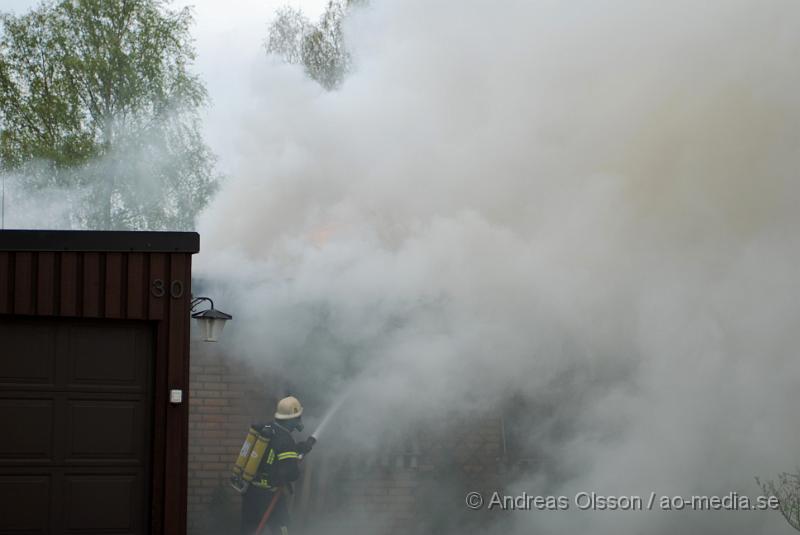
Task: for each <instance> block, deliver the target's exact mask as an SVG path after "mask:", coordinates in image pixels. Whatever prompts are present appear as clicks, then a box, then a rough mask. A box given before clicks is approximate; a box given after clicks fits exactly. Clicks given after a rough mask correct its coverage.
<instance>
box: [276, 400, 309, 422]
mask: <svg viewBox="0 0 800 535" xmlns="http://www.w3.org/2000/svg"><path fill="white" fill-rule="evenodd" d="M301 414H303V406H302V405H300V401H299V400H298V399H297V398H296V397H294V396H288V397H285V398H283V399H282V400H280V401H279V402H278V408H277V409H276V411H275V419H276V420H291V419H292V418H297V417H298V416H300V415H301Z"/></svg>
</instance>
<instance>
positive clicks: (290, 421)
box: [241, 396, 314, 535]
mask: <svg viewBox="0 0 800 535" xmlns="http://www.w3.org/2000/svg"><path fill="white" fill-rule="evenodd" d="M302 414H303V406H302V405H300V401H298V399H297V398H295V397H293V396H289V397H285V398H283V399H282V400H280V401H279V402H278V406H277V409H276V411H275V419H274V420H273V421H272V422H270V423H269V424H266V425H261V426H255V427H260V429H261V431H260V433H261V434H262V435H263V436H265V437H268V438H269V447H268V449H267V451H266V453H265V455H264V456H263V458H262V459H261V464H260V465H259V467H258V471H257V472H256V475H255V477H254V478H253V480H252V482H251V483H250V485H249V487H248V488H247V491H246V492H245V494H244V497H243V498H242V529H241V533H242V535H254V534H255V532H256V529H258V525H259V523H260V522H261V518H262V517H263V516H264V513H265V512H266V510H267V508H268V507H269V504H270V502H271V501H272V499H273V498H274V497H275V493H276V492H278V489H281V494H280V495H279V496H278V502H277V503H276V504H275V507H274V508H273V510H272V513H271V514H270V516H269V519H268V520H267V526H268V527H269V529H270V531H271V532H272V533H274V534H280V535H288V533H289V528H288V527H289V510H288V508H287V506H286V493H287V492H291V491H292V483H293V482H294V481H296V480H297V478H298V477H300V469H299V467H298V461H299V459H300V455H304V454H306V453H308V452H309V451H311V448H312V446H313V444H314V440H313V439H309V440H305V441H303V442H300V443H296V442H295V441H294V438H292V435H291V433H292V431H302V430H303V421H302V418H301V417H302Z"/></svg>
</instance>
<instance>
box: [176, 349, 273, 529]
mask: <svg viewBox="0 0 800 535" xmlns="http://www.w3.org/2000/svg"><path fill="white" fill-rule="evenodd" d="M219 347H220V346H216V345H214V344H209V343H204V342H196V343H194V344H193V346H192V358H191V368H190V376H189V380H190V385H189V390H190V392H189V404H190V405H189V491H188V502H189V505H188V530H189V534H190V535H209V534H219V533H228V532H238V529H239V524H238V522H239V520H238V515H239V507H240V498H239V496H238V495H237V494H236V492H235V491H233V489H231V488H230V487H229V486H228V479H229V477H230V473H231V472H230V470H231V466H232V464H233V461H234V460H235V457H236V455H237V453H238V452H239V448H241V446H242V442H243V441H244V437H245V435H246V434H247V429H248V426H249V425H250V423H251V422H254V421H259V420H262V419H263V418H264V414H265V410H266V408H267V407H268V406H270V405H271V404H272V403H274V401H273V400H271V399H268V396H267V390H268V383H267V381H266V379H265V378H264V377H262V376H260V375H258V374H256V373H254V370H253V369H252V368H251V367H250V366H248V365H247V364H245V363H243V362H241V361H236V360H233V359H230V358H228V357H226V356H225V355H224V354H222V353H221V352H220V350H219Z"/></svg>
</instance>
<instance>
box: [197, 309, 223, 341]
mask: <svg viewBox="0 0 800 535" xmlns="http://www.w3.org/2000/svg"><path fill="white" fill-rule="evenodd" d="M192 317H193V318H194V319H196V320H197V324H198V326H199V327H200V333H201V336H202V337H203V340H205V341H206V342H216V341H217V340H219V337H220V335H221V334H222V329H224V328H225V322H227V321H228V320H230V319H232V318H233V316H231V315H230V314H226V313H224V312H221V311H219V310H215V309H213V308H212V309H209V310H204V311H203V312H198V313H197V314H192Z"/></svg>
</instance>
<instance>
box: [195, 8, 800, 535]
mask: <svg viewBox="0 0 800 535" xmlns="http://www.w3.org/2000/svg"><path fill="white" fill-rule="evenodd" d="M347 38H348V43H349V46H350V47H351V50H352V53H353V56H354V65H355V67H354V72H353V73H352V74H351V75H350V77H349V78H348V79H347V80H346V81H345V82H344V84H343V85H342V87H341V88H340V89H339V90H337V91H334V92H325V91H323V90H321V89H320V88H319V87H318V86H316V84H314V83H313V82H311V81H309V80H307V79H305V78H304V77H303V74H302V72H301V70H300V69H299V68H296V67H288V66H284V65H278V64H277V63H267V62H265V64H264V67H263V69H261V70H260V71H259V72H257V73H256V74H255V75H254V76H253V78H252V79H250V80H241V81H237V82H240V83H248V84H252V94H251V96H250V98H249V99H243V100H242V101H240V102H237V103H224V102H217V103H216V104H217V105H218V106H229V107H230V113H231V114H235V115H236V116H237V117H241V121H240V126H239V128H238V129H237V130H236V131H235V132H231V134H230V135H231V136H233V137H235V138H236V140H237V144H238V147H239V154H238V162H239V163H238V167H237V169H235V170H234V171H233V173H232V175H233V176H232V177H231V178H230V180H229V181H228V182H227V184H226V185H225V187H224V188H223V189H222V191H221V192H220V193H219V195H218V196H217V198H216V200H215V202H214V203H213V204H212V206H211V207H210V209H208V210H207V211H206V212H205V214H204V216H203V218H202V221H201V228H200V231H201V234H202V236H203V244H202V246H203V251H204V252H203V253H201V254H200V255H199V257H198V259H197V269H196V271H197V272H198V273H199V274H200V275H201V276H203V277H205V278H206V279H207V280H209V281H212V283H214V282H213V281H217V282H216V283H217V284H219V285H220V286H222V285H223V281H227V282H225V283H224V286H225V287H226V288H227V289H228V290H227V291H228V292H229V293H228V296H227V300H228V301H229V302H232V303H235V305H232V306H231V307H230V308H232V309H235V310H234V312H235V315H236V321H235V322H234V323H233V324H232V325H231V327H230V329H231V330H230V335H231V336H230V338H228V340H227V341H228V343H230V344H231V346H232V348H233V352H234V353H237V354H240V355H242V356H247V358H250V359H252V360H253V361H254V362H257V363H258V364H259V365H262V366H264V367H268V368H270V369H274V370H280V373H281V374H283V375H284V376H286V377H287V378H289V379H288V380H289V381H290V382H291V386H292V389H293V391H294V392H297V393H298V395H301V396H305V397H306V398H309V399H311V400H313V401H312V402H316V403H318V406H320V407H321V406H324V403H326V402H329V401H331V400H333V399H334V398H335V397H336V396H338V395H341V393H342V392H350V393H351V394H350V396H351V398H350V399H351V401H348V402H346V403H345V405H344V407H345V408H346V410H344V411H343V412H344V415H343V416H342V420H341V427H342V428H344V429H345V430H346V433H345V434H343V437H342V438H341V440H342V441H345V442H347V441H352V444H353V445H354V446H353V447H359V448H364V449H368V448H371V447H376V446H377V445H378V443H379V441H378V438H377V437H380V436H382V435H385V434H386V433H389V432H394V431H396V430H406V429H414V428H416V427H418V426H422V425H432V424H433V425H435V424H436V423H437V422H438V423H440V424H442V425H445V426H446V425H447V424H448V422H455V421H457V420H458V419H459V418H470V417H473V416H477V415H487V414H488V415H491V414H494V415H500V414H505V413H504V412H503V411H506V410H508V408H509V404H513V403H512V401H513V400H516V401H515V402H516V403H518V404H521V406H524V407H528V408H529V410H530V413H529V414H527V415H526V413H525V411H524V410H523V411H520V410H517V411H516V412H515V416H514V417H513V419H514V420H516V423H517V424H519V423H524V425H526V426H527V427H526V429H527V431H526V433H525V436H526V437H527V440H528V444H527V445H526V447H529V448H532V449H537V450H543V451H546V453H547V459H548V467H547V469H546V470H544V469H533V470H531V471H529V472H527V473H520V474H517V475H515V476H513V478H512V479H513V481H511V482H510V483H511V487H510V488H511V490H513V491H515V492H522V491H527V492H528V493H530V494H543V493H547V494H556V495H558V494H566V495H567V496H572V495H574V493H575V492H578V491H586V492H592V491H594V492H597V493H600V494H607V495H635V494H638V495H643V496H645V497H646V496H647V495H649V493H650V492H651V491H653V492H657V493H658V494H659V495H663V494H666V495H676V494H677V495H683V496H691V495H693V494H704V495H725V494H727V493H729V492H734V491H735V492H739V493H741V494H745V495H750V496H752V495H756V494H759V492H758V491H759V489H758V487H757V486H756V485H755V482H754V480H753V477H754V476H756V475H767V476H769V475H771V474H776V473H777V472H780V471H783V470H786V469H791V468H792V467H793V466H795V465H796V464H797V462H798V457H797V452H798V451H800V433H798V432H797V425H796V421H797V419H796V414H797V405H796V403H797V398H796V392H797V386H798V378H799V377H800V364H798V359H797V354H796V352H797V350H796V348H797V347H798V345H799V344H800V334H798V329H797V325H798V320H800V290H798V286H797V282H796V279H797V266H798V265H800V240H799V239H798V235H797V232H796V229H797V228H800V227H798V225H800V211H798V209H797V207H798V206H800V181H798V178H797V173H798V169H800V156H798V154H800V152H798V150H797V147H798V146H799V144H798V143H799V142H800V97H798V95H800V93H798V91H797V88H798V87H800V67H799V66H798V65H799V64H798V61H797V58H798V55H799V53H800V4H798V3H797V2H793V1H788V0H786V1H784V0H769V1H767V2H759V3H753V2H745V1H740V0H724V1H723V0H718V1H712V2H704V3H697V2H689V1H687V0H675V1H672V2H629V1H621V0H620V1H617V0H601V1H593V2H587V1H578V2H567V3H565V2H556V1H548V0H539V1H535V2H501V3H487V2H472V1H466V2H452V1H442V2H426V1H421V0H409V1H406V2H402V3H400V2H388V1H386V2H378V1H375V2H373V3H372V4H371V5H369V6H367V7H365V8H362V9H359V10H357V11H356V12H355V13H354V14H353V15H352V16H351V19H350V20H349V26H348V28H347ZM228 334H229V333H226V336H228ZM518 406H519V405H518ZM536 407H548V409H547V411H539V412H536ZM510 423H511V424H514V423H515V422H510ZM348 444H349V442H348ZM545 472H546V473H545ZM547 474H550V475H547ZM552 474H558V476H557V477H554V476H552ZM448 499H449V498H448ZM462 499H463V496H453V497H452V501H453V503H455V504H457V505H458V506H459V507H460V506H461V500H462ZM573 509H574V508H573ZM498 516H502V517H503V519H502V521H503V524H502V525H503V528H502V530H503V531H504V532H511V533H533V532H535V533H593V534H602V533H609V534H610V533H630V534H634V533H648V534H667V533H675V532H686V533H719V534H723V533H724V534H734V533H741V534H751V533H782V532H787V530H788V529H789V528H788V527H787V526H785V525H784V524H783V520H782V519H781V518H780V515H779V514H778V513H775V512H768V513H755V512H719V513H711V512H696V513H692V512H688V511H684V512H676V511H669V512H659V511H655V510H654V511H645V512H635V513H634V512H616V513H598V512H579V511H574V510H570V511H568V512H546V513H539V512H519V511H518V512H507V513H503V514H502V515H498ZM498 526H499V524H498ZM499 530H500V528H499V527H498V531H499Z"/></svg>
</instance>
